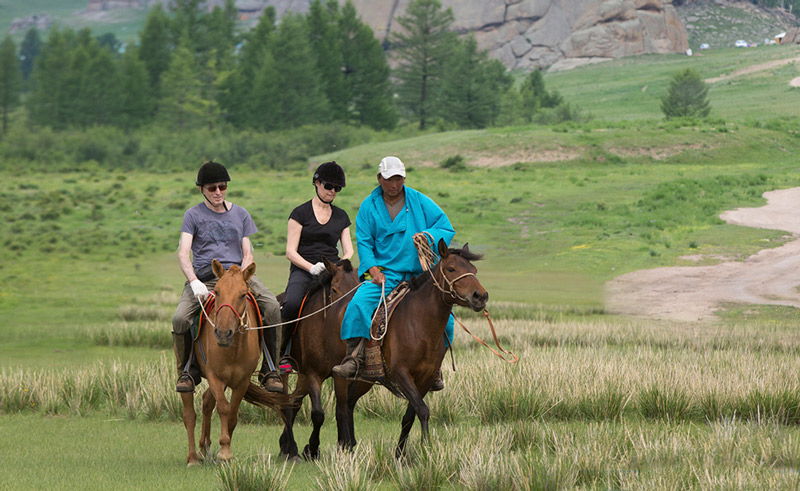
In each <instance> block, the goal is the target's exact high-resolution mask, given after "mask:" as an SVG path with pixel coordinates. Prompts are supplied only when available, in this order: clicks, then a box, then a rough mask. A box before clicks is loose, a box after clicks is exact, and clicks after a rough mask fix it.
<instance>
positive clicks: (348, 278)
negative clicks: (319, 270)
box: [322, 257, 358, 301]
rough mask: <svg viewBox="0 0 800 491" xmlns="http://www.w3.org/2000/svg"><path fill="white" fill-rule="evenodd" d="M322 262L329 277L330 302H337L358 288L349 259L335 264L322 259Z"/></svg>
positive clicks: (356, 277) (356, 278)
mask: <svg viewBox="0 0 800 491" xmlns="http://www.w3.org/2000/svg"><path fill="white" fill-rule="evenodd" d="M322 262H323V264H325V269H326V270H327V272H328V273H329V274H330V275H331V301H336V300H338V299H339V298H341V297H342V296H343V295H346V294H348V293H349V292H351V291H352V290H353V289H354V288H355V287H356V286H358V276H357V275H356V274H355V270H354V269H353V265H352V264H351V263H350V260H349V259H343V260H341V261H339V263H338V264H336V263H334V262H332V261H329V260H328V258H325V257H323V258H322Z"/></svg>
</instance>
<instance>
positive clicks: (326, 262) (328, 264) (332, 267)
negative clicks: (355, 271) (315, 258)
mask: <svg viewBox="0 0 800 491" xmlns="http://www.w3.org/2000/svg"><path fill="white" fill-rule="evenodd" d="M322 264H324V265H325V269H327V270H328V273H330V274H334V273H336V265H335V264H333V263H332V262H331V261H330V260H329V259H328V258H327V257H325V256H323V257H322Z"/></svg>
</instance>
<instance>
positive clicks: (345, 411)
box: [334, 377, 372, 450]
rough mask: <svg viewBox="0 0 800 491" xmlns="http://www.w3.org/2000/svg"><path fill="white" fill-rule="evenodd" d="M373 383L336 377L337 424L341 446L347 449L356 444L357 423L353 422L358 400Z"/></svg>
mask: <svg viewBox="0 0 800 491" xmlns="http://www.w3.org/2000/svg"><path fill="white" fill-rule="evenodd" d="M371 388H372V384H367V383H360V382H352V383H350V382H348V381H347V380H344V379H341V378H339V377H334V390H335V392H336V426H337V428H338V431H339V447H340V448H342V449H345V450H349V449H352V448H354V447H355V446H356V443H357V442H356V435H355V425H354V423H353V410H354V409H355V407H356V403H357V402H358V400H359V399H360V398H361V396H363V395H364V394H366V393H367V392H369V390H370V389H371Z"/></svg>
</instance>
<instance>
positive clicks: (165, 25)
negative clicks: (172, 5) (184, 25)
mask: <svg viewBox="0 0 800 491" xmlns="http://www.w3.org/2000/svg"><path fill="white" fill-rule="evenodd" d="M139 38H140V40H141V41H140V43H139V50H138V53H139V58H140V59H141V60H142V61H143V62H144V64H145V68H147V73H148V74H149V78H150V88H151V89H152V92H153V95H154V96H155V97H156V98H158V96H159V82H160V80H161V74H162V73H164V71H165V70H166V69H167V68H168V67H169V63H170V57H171V56H172V46H173V45H172V41H171V39H170V27H169V18H168V17H167V14H166V12H164V9H163V8H162V6H161V4H160V3H158V4H156V5H155V6H154V7H153V8H151V9H150V12H149V13H148V14H147V20H146V21H145V25H144V29H143V30H142V32H141V33H140V34H139Z"/></svg>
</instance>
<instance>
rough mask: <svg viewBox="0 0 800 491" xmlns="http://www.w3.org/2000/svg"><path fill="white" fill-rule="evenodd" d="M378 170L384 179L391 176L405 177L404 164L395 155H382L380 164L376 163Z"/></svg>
mask: <svg viewBox="0 0 800 491" xmlns="http://www.w3.org/2000/svg"><path fill="white" fill-rule="evenodd" d="M378 172H380V173H381V176H383V178H384V179H389V178H390V177H392V176H402V177H406V166H405V165H403V161H402V160H400V159H398V158H397V157H391V156H390V157H384V158H383V159H382V160H381V163H380V165H378Z"/></svg>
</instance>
